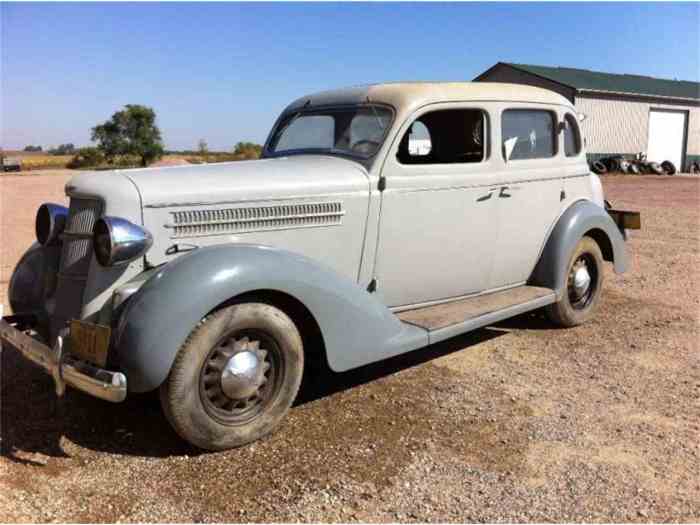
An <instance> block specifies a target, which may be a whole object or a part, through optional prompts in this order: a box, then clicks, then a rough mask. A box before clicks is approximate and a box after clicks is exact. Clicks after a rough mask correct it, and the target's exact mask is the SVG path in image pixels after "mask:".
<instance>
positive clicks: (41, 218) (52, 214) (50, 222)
mask: <svg viewBox="0 0 700 525" xmlns="http://www.w3.org/2000/svg"><path fill="white" fill-rule="evenodd" d="M67 217H68V208H66V207H65V206H61V205H60V204H53V203H51V202H47V203H45V204H42V205H41V206H39V210H38V211H37V212H36V222H35V223H34V228H35V230H36V240H37V241H39V244H41V245H42V246H46V245H48V244H51V243H53V242H56V241H57V240H58V236H59V235H61V233H62V232H63V228H65V227H66V218H67Z"/></svg>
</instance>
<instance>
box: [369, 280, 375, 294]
mask: <svg viewBox="0 0 700 525" xmlns="http://www.w3.org/2000/svg"><path fill="white" fill-rule="evenodd" d="M367 291H368V292H369V293H374V292H376V291H377V280H376V279H372V280H371V281H370V282H369V284H368V285H367Z"/></svg>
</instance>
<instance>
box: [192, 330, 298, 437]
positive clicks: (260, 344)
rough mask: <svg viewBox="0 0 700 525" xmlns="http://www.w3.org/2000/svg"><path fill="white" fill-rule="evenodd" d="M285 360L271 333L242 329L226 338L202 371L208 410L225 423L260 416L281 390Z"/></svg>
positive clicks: (216, 348) (211, 354)
mask: <svg viewBox="0 0 700 525" xmlns="http://www.w3.org/2000/svg"><path fill="white" fill-rule="evenodd" d="M283 366H284V361H283V359H282V356H281V353H280V350H279V345H278V344H277V343H276V342H275V340H274V339H273V338H272V337H271V336H270V335H268V334H265V333H262V332H259V331H254V330H241V331H238V332H235V333H232V334H229V335H227V336H225V337H224V338H222V340H221V341H220V342H219V344H218V345H216V346H215V347H214V348H212V350H211V351H210V352H209V355H208V356H207V359H206V361H205V362H204V366H203V367H202V371H201V374H200V382H199V385H200V386H199V392H200V397H201V399H202V404H203V405H204V408H205V410H206V411H207V412H208V413H209V414H210V415H211V416H212V417H213V418H215V419H217V420H218V421H220V422H221V423H223V424H227V425H236V424H245V423H247V422H248V421H250V420H251V419H253V418H255V417H257V416H258V415H259V414H260V413H261V412H262V411H263V410H265V406H266V405H267V404H269V402H270V401H271V400H272V399H273V398H274V397H275V395H276V394H277V392H278V391H279V379H280V377H282V376H283V374H284V371H283V369H282V368H283Z"/></svg>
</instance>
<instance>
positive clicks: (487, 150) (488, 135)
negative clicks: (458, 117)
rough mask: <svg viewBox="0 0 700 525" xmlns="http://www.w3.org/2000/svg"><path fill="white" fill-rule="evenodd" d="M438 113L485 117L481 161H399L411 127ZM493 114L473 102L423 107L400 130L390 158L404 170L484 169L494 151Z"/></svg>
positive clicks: (454, 102)
mask: <svg viewBox="0 0 700 525" xmlns="http://www.w3.org/2000/svg"><path fill="white" fill-rule="evenodd" d="M437 111H480V112H481V113H482V115H484V117H485V118H484V134H483V140H484V141H485V144H484V158H483V159H481V160H480V161H479V162H438V163H416V164H404V163H402V162H401V161H400V160H399V159H398V150H399V147H400V145H401V140H402V139H403V137H404V135H405V134H406V133H408V130H409V129H411V126H413V124H414V123H415V122H416V121H418V120H420V119H421V118H422V117H424V116H425V115H428V114H429V113H435V112H437ZM491 119H492V117H491V113H490V111H489V109H488V108H487V107H485V106H484V105H483V104H481V103H474V102H472V101H465V102H459V101H450V102H440V103H434V104H429V105H427V106H423V107H422V108H419V109H418V110H416V111H415V112H414V113H412V114H411V115H409V116H408V117H407V118H406V119H405V121H404V123H403V125H402V126H401V127H400V128H399V130H398V132H397V134H396V137H395V143H394V144H392V147H391V148H390V150H389V156H390V157H391V158H392V162H393V163H394V164H396V165H397V166H401V167H402V168H406V169H415V168H422V169H425V168H432V169H437V170H442V169H446V168H452V169H454V168H460V169H464V168H466V167H468V166H474V167H483V166H484V165H486V164H488V163H489V162H490V161H491V151H492V143H493V136H494V133H493V131H494V127H493V124H492V121H491ZM426 127H427V126H426ZM428 133H430V129H429V128H428ZM430 141H431V148H432V141H433V139H432V135H431V139H430Z"/></svg>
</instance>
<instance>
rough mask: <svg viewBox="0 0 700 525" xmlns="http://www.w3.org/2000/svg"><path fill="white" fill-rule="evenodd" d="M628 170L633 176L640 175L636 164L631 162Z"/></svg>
mask: <svg viewBox="0 0 700 525" xmlns="http://www.w3.org/2000/svg"><path fill="white" fill-rule="evenodd" d="M628 170H629V173H630V174H631V175H639V173H640V170H639V166H638V165H637V164H635V163H634V162H630V165H629V168H628Z"/></svg>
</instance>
